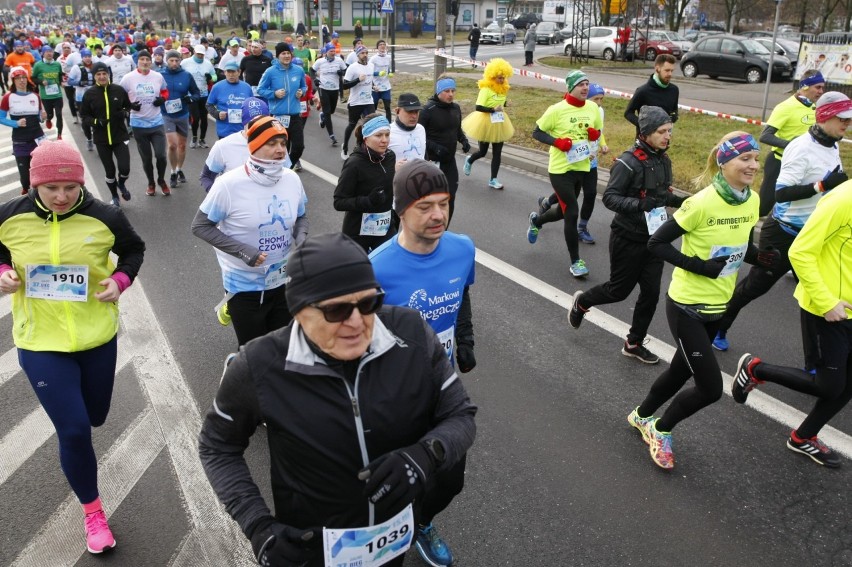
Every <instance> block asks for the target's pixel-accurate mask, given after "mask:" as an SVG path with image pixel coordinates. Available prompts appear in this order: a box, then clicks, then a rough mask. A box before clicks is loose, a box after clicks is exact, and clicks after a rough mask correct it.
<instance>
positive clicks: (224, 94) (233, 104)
mask: <svg viewBox="0 0 852 567" xmlns="http://www.w3.org/2000/svg"><path fill="white" fill-rule="evenodd" d="M251 97H252V88H251V87H250V86H249V84H248V83H246V82H244V81H241V80H240V68H239V67H238V66H237V64H236V62H234V61H229V62H228V63H225V80H224V81H219V82H217V83H216V84H215V85H213V88H212V89H210V95H209V96H208V97H207V112H208V113H209V114H210V115H211V116H215V117H216V135H217V136H218V137H219V139H220V140H221V139H222V138H226V137H228V136H230V135H231V134H234V133H236V132H239V131H240V130H242V127H243V121H242V108H243V102H245V101H246V100H247V99H249V98H251Z"/></svg>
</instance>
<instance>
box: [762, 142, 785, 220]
mask: <svg viewBox="0 0 852 567" xmlns="http://www.w3.org/2000/svg"><path fill="white" fill-rule="evenodd" d="M779 173H781V160H780V159H778V156H777V155H775V152H773V151H770V152H769V153H768V154H767V155H766V160H764V162H763V181H762V182H761V183H760V216H762V217H765V216H766V215H768V214H769V211H771V210H772V207H774V206H775V182H776V181H778V174H779Z"/></svg>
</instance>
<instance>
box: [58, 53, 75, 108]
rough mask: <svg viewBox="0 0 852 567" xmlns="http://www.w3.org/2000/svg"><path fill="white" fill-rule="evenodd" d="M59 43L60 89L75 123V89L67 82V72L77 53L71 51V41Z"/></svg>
mask: <svg viewBox="0 0 852 567" xmlns="http://www.w3.org/2000/svg"><path fill="white" fill-rule="evenodd" d="M61 45H62V55H60V56H59V58H58V59H57V60H58V61H59V63H61V64H62V73H63V75H62V90H64V91H65V99H66V100H67V101H68V110H70V111H71V117H72V118H73V119H74V124H77V123H78V119H77V97H76V93H75V91H76V89H75V88H74V87H73V86H71V85H69V84H68V73H70V71H71V67H73V66H74V65H75V63H74V60H75V59H76V58H77V57H78V54H76V53H73V52H72V48H73V46H72V45H71V42H68V41H66V42H64V43H62V44H61ZM72 55H73V57H72Z"/></svg>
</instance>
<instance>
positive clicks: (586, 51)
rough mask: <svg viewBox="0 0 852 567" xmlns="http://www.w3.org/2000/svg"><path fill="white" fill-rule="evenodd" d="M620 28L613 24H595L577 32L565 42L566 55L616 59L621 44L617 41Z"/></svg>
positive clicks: (564, 51)
mask: <svg viewBox="0 0 852 567" xmlns="http://www.w3.org/2000/svg"><path fill="white" fill-rule="evenodd" d="M617 34H618V28H616V27H612V26H594V27H591V28H587V29H584V30H582V31H581V32H579V33H575V34H574V36H573V37H571V38H569V39H566V40H565V41H564V42H563V48H562V52H563V53H564V54H565V55H573V56H575V57H576V56H588V57H600V58H602V59H606V60H608V61H612V60H613V59H615V56H616V55H617V54H618V49H619V47H620V46H619V45H617V44H616V43H615V39H616V37H617Z"/></svg>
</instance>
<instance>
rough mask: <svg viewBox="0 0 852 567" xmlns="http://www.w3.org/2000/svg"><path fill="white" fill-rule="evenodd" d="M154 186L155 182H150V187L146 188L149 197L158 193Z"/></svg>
mask: <svg viewBox="0 0 852 567" xmlns="http://www.w3.org/2000/svg"><path fill="white" fill-rule="evenodd" d="M154 187H155V186H154V185H153V184H149V185H148V189H146V190H145V194H146V195H148V196H149V197H153V196H154V195H156V194H157V191H156V189H155V188H154Z"/></svg>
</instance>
